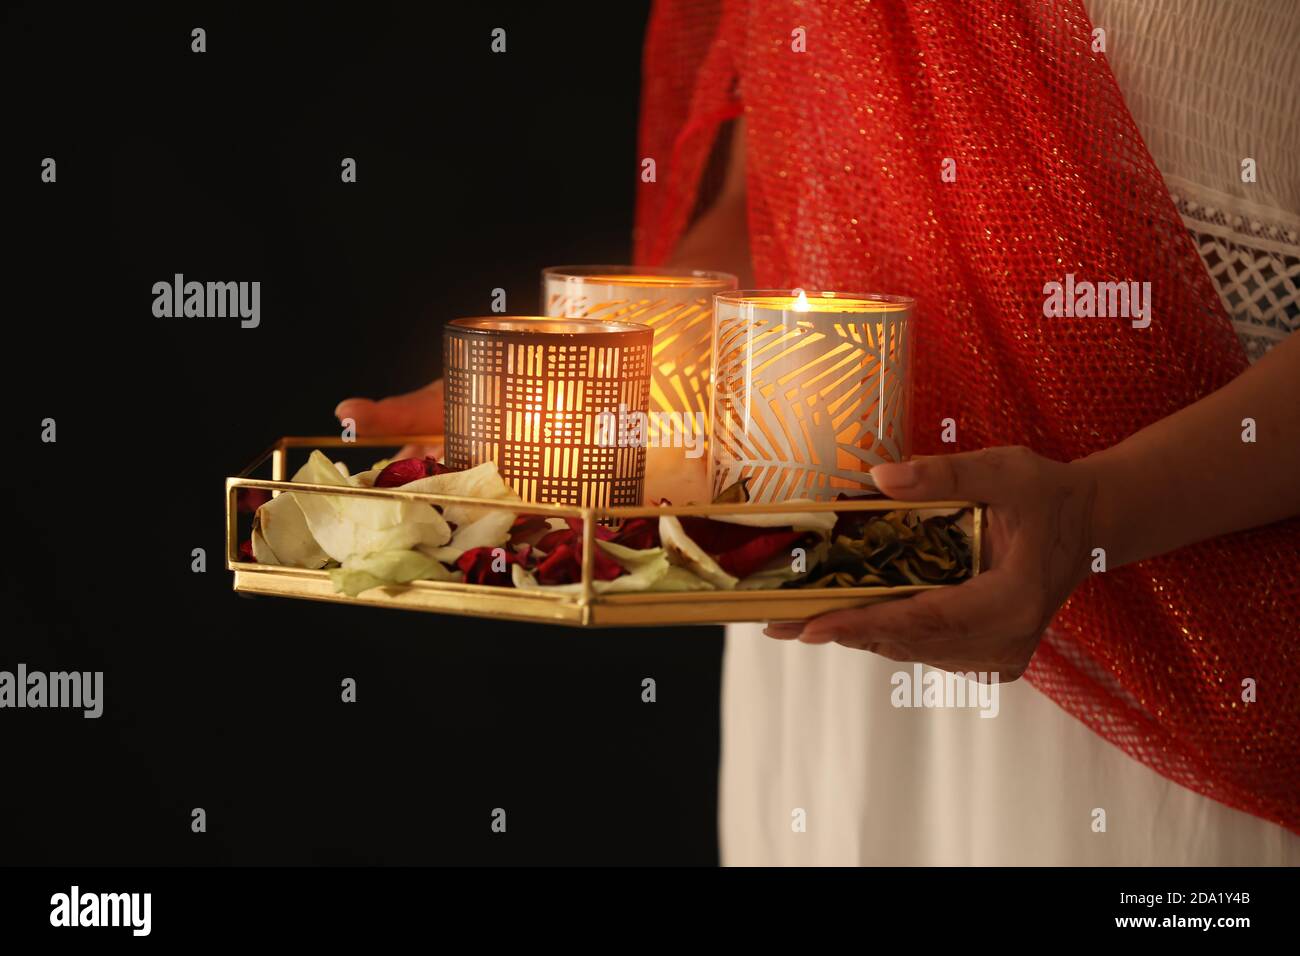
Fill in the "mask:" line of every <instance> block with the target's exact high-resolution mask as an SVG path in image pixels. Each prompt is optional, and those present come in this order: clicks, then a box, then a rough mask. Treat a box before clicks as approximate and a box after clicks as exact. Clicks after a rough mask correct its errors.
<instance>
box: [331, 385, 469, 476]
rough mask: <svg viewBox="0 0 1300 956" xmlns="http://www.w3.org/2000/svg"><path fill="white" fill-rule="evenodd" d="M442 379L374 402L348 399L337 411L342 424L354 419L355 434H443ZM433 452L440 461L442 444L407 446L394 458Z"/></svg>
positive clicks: (362, 399)
mask: <svg viewBox="0 0 1300 956" xmlns="http://www.w3.org/2000/svg"><path fill="white" fill-rule="evenodd" d="M442 409H443V405H442V379H440V378H439V379H435V380H434V381H432V382H430V383H429V384H428V385H426V386H424V388H418V389H416V390H415V391H413V392H407V393H406V394H404V395H392V396H389V397H388V398H384V399H380V400H379V401H377V402H376V401H372V400H371V399H369V398H349V399H345V400H344V401H342V402H339V404H338V407H337V408H335V409H334V414H335V415H336V416H337V417H338V420H339V422H340V423H343V424H346V419H351V420H352V421H353V423H354V425H355V428H356V434H357V435H360V436H369V435H441V434H442V428H443V420H442V414H443V412H442ZM426 455H432V456H433V457H434V458H437V459H439V460H441V458H442V446H441V445H438V446H432V445H405V446H403V447H402V449H401V451H399V452H398V453H397V454H396V455H394V456H393V458H394V459H398V458H423V457H425V456H426Z"/></svg>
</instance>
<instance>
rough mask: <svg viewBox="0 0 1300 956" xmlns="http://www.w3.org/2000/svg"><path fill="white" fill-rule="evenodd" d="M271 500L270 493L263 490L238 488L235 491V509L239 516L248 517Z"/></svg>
mask: <svg viewBox="0 0 1300 956" xmlns="http://www.w3.org/2000/svg"><path fill="white" fill-rule="evenodd" d="M270 500H271V493H270V492H269V491H267V490H266V489H265V488H238V489H236V491H235V507H236V508H237V509H238V511H239V513H240V514H241V515H250V514H252V513H253V512H254V511H256V510H257V509H258V508H260V507H262V505H264V504H266V503H267V502H268V501H270Z"/></svg>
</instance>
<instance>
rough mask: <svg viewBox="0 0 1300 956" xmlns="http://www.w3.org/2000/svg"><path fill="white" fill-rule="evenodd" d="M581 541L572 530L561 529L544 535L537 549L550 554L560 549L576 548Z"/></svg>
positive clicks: (539, 540) (538, 542)
mask: <svg viewBox="0 0 1300 956" xmlns="http://www.w3.org/2000/svg"><path fill="white" fill-rule="evenodd" d="M581 540H582V539H581V538H580V537H579V536H578V535H577V534H576V533H575V532H574V530H573V529H572V528H560V529H558V530H556V531H551V532H548V533H547V534H544V535H542V537H541V538H539V539H538V541H537V549H538V550H539V551H545V552H546V553H547V554H550V553H551V552H552V551H555V550H557V549H559V548H564V547H569V548H575V547H577V546H578V543H579V542H580V541H581Z"/></svg>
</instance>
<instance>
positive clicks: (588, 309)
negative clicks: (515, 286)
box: [542, 266, 736, 504]
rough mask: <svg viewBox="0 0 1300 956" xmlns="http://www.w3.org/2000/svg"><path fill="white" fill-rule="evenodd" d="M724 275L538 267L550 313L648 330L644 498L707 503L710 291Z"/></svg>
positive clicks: (729, 280) (724, 284) (730, 284)
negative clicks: (649, 356)
mask: <svg viewBox="0 0 1300 956" xmlns="http://www.w3.org/2000/svg"><path fill="white" fill-rule="evenodd" d="M735 287H736V277H735V276H733V275H729V274H727V273H725V272H705V271H700V270H688V269H660V268H654V269H650V268H645V267H640V266H556V267H554V268H550V269H545V270H543V272H542V301H543V302H544V303H545V304H546V313H547V314H548V315H555V316H565V317H568V318H594V319H613V320H617V321H620V322H635V323H638V324H641V325H647V326H649V327H650V328H651V329H653V330H654V366H653V370H652V375H651V379H650V407H649V421H648V423H647V425H648V427H647V428H646V429H645V439H646V443H647V445H648V448H647V452H646V498H647V500H648V501H651V502H657V501H660V500H663V499H667V500H668V501H671V502H673V503H674V504H686V503H687V502H706V501H708V500H709V477H708V455H707V439H708V427H709V367H710V366H709V360H710V351H711V343H712V338H713V296H714V294H715V293H718V292H723V291H726V290H728V289H734V288H735Z"/></svg>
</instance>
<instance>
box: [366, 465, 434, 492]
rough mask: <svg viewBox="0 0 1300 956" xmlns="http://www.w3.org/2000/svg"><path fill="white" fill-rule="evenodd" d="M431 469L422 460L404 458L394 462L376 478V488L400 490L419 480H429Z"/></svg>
mask: <svg viewBox="0 0 1300 956" xmlns="http://www.w3.org/2000/svg"><path fill="white" fill-rule="evenodd" d="M428 477H429V468H428V466H427V465H426V464H425V463H424V459H421V458H403V459H401V460H400V461H395V462H392V463H391V464H389V465H388V467H387V468H385V469H384V470H383V471H381V472H380V473H379V474H378V476H377V477H376V478H375V487H376V488H398V487H400V486H402V485H404V484H406V483H407V482H410V481H415V480H416V479H419V478H428Z"/></svg>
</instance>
